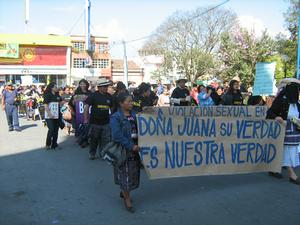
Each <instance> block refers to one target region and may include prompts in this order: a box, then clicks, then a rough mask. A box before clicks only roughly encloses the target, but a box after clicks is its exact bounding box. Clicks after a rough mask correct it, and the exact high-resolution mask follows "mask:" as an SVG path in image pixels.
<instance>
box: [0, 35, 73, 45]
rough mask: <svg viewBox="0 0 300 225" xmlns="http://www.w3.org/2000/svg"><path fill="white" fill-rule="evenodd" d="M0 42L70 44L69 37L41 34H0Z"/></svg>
mask: <svg viewBox="0 0 300 225" xmlns="http://www.w3.org/2000/svg"><path fill="white" fill-rule="evenodd" d="M0 43H15V44H19V45H46V46H72V44H71V38H70V37H67V36H61V35H43V34H0Z"/></svg>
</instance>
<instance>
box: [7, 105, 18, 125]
mask: <svg viewBox="0 0 300 225" xmlns="http://www.w3.org/2000/svg"><path fill="white" fill-rule="evenodd" d="M5 114H6V120H7V124H8V127H9V129H13V128H15V129H19V128H20V127H19V115H18V107H17V106H15V105H10V104H5Z"/></svg>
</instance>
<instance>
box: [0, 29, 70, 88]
mask: <svg viewBox="0 0 300 225" xmlns="http://www.w3.org/2000/svg"><path fill="white" fill-rule="evenodd" d="M1 45H2V47H3V49H4V47H6V48H8V51H10V52H11V50H12V47H11V46H13V48H14V49H13V52H14V53H15V55H12V54H11V55H9V54H6V55H4V54H0V82H1V81H2V82H4V81H5V82H8V81H11V82H13V83H15V84H25V80H26V84H29V83H30V82H31V83H33V84H34V83H40V84H41V83H42V84H47V83H49V82H55V83H57V85H58V86H65V85H66V84H68V83H69V82H68V78H69V77H70V58H71V55H70V54H71V41H70V39H69V38H68V37H65V36H56V35H26V34H25V35H24V34H21V35H13V34H11V35H8V34H0V47H1ZM9 48H10V49H9ZM0 53H1V48H0ZM25 78H26V79H25Z"/></svg>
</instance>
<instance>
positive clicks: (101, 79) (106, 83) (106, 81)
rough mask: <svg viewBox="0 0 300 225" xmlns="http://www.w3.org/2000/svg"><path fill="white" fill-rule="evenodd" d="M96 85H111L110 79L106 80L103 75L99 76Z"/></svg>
mask: <svg viewBox="0 0 300 225" xmlns="http://www.w3.org/2000/svg"><path fill="white" fill-rule="evenodd" d="M96 85H97V86H98V87H103V86H109V85H111V81H110V80H107V79H106V78H105V77H101V78H99V80H97V82H96Z"/></svg>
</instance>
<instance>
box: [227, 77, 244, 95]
mask: <svg viewBox="0 0 300 225" xmlns="http://www.w3.org/2000/svg"><path fill="white" fill-rule="evenodd" d="M235 83H239V81H237V80H231V81H230V82H229V88H228V90H227V93H229V94H233V92H234V89H233V86H234V84H235ZM236 91H237V92H238V93H241V91H240V90H236Z"/></svg>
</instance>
